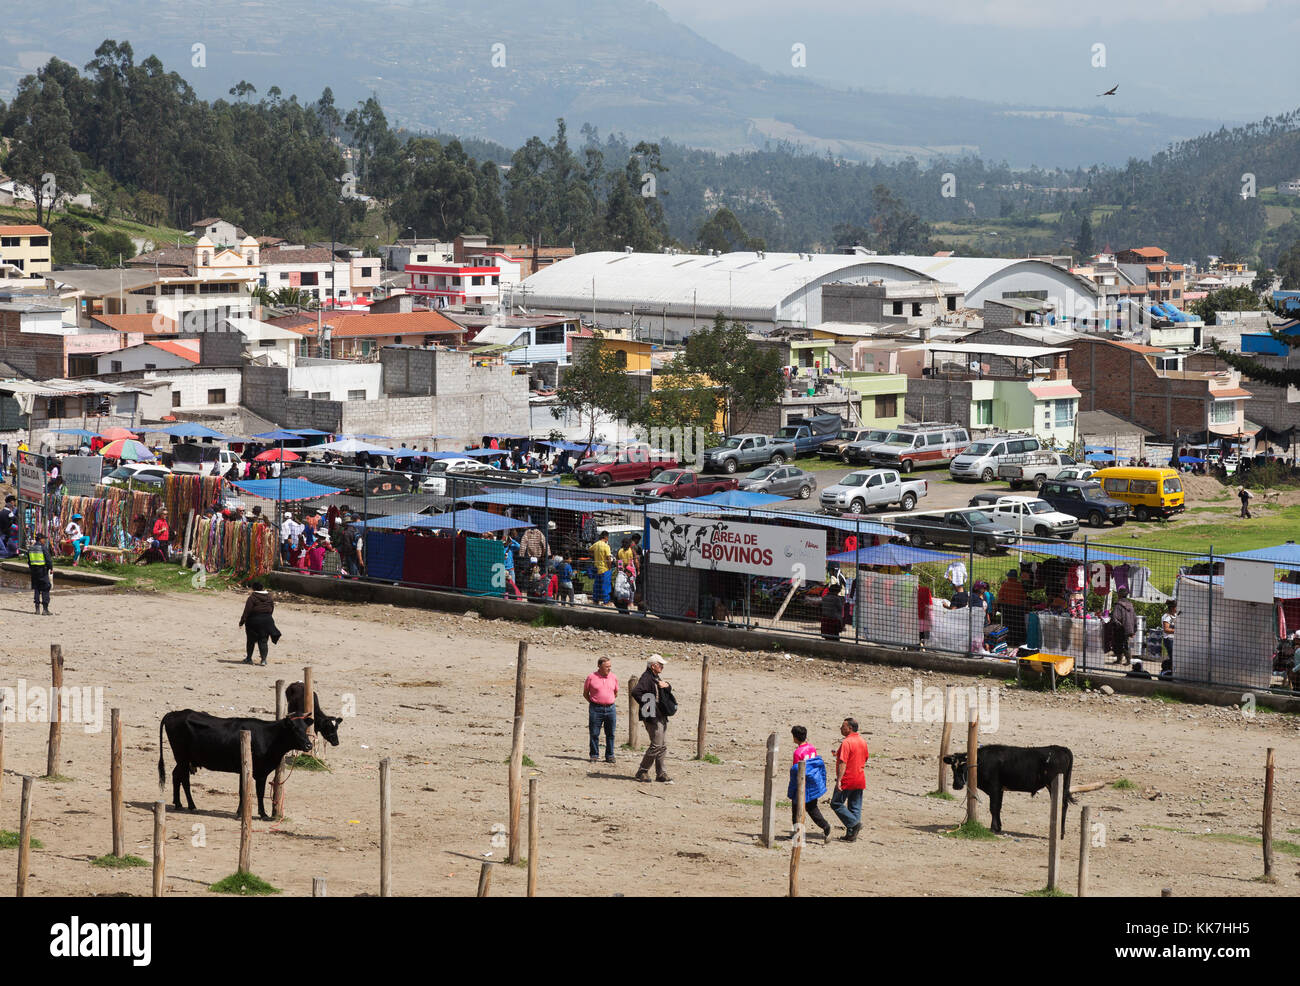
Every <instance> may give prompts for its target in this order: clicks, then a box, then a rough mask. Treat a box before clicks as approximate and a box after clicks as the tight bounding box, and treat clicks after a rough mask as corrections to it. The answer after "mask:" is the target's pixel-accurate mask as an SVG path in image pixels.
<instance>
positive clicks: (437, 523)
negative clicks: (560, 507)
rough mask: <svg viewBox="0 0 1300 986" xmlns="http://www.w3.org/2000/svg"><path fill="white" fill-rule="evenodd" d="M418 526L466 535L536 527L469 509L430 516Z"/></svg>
mask: <svg viewBox="0 0 1300 986" xmlns="http://www.w3.org/2000/svg"><path fill="white" fill-rule="evenodd" d="M420 526H421V527H431V528H437V529H442V530H450V529H455V530H457V531H465V532H466V533H467V534H489V533H491V532H492V531H511V530H518V529H519V528H522V527H535V526H536V525H535V524H531V523H529V522H528V521H526V520H520V519H519V518H517V517H503V516H501V514H494V513H489V512H488V511H486V510H475V509H473V508H472V507H471V508H470V509H468V510H452V511H450V512H449V513H443V514H431V515H429V516H427V517H426V518H425V521H424V522H423V523H421V524H420Z"/></svg>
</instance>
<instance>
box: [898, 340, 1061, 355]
mask: <svg viewBox="0 0 1300 986" xmlns="http://www.w3.org/2000/svg"><path fill="white" fill-rule="evenodd" d="M907 348H908V349H910V350H914V351H915V350H922V351H924V352H927V353H960V354H962V355H967V356H1005V357H1008V358H1010V359H1038V358H1040V357H1043V356H1055V355H1056V354H1057V353H1068V352H1069V351H1070V350H1069V349H1062V348H1059V347H1056V346H994V345H986V344H980V343H978V342H924V343H921V344H920V345H917V346H909V347H907Z"/></svg>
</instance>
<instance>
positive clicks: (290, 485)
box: [230, 477, 343, 500]
mask: <svg viewBox="0 0 1300 986" xmlns="http://www.w3.org/2000/svg"><path fill="white" fill-rule="evenodd" d="M230 485H231V486H233V487H235V488H236V489H237V490H241V491H243V492H244V493H247V494H248V495H249V496H258V497H261V498H262V499H263V500H319V499H320V498H321V497H323V496H332V495H333V494H335V493H342V492H343V490H341V489H340V488H338V487H337V486H322V485H321V484H320V483H311V482H308V481H307V480H305V479H293V478H291V477H287V478H284V479H241V480H237V481H236V482H233V483H231V484H230Z"/></svg>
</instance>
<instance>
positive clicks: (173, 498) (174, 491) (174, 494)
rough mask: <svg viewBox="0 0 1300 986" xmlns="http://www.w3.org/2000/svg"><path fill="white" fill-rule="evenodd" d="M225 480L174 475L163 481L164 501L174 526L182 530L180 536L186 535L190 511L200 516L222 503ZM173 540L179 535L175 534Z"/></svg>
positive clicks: (213, 477) (211, 477) (217, 477)
mask: <svg viewBox="0 0 1300 986" xmlns="http://www.w3.org/2000/svg"><path fill="white" fill-rule="evenodd" d="M224 484H225V480H224V479H222V478H221V477H220V476H189V475H177V474H175V473H173V474H172V475H170V476H167V477H166V478H165V479H164V480H163V493H162V501H163V504H164V506H166V507H167V516H168V517H170V518H171V519H172V524H173V526H175V527H179V528H180V536H181V537H184V535H185V527H184V525H185V522H186V520H187V519H188V518H189V515H190V511H191V510H193V511H194V513H195V515H200V514H202V513H203V512H204V511H206V510H208V509H209V508H211V507H212V505H213V504H215V503H220V502H221V499H222V496H221V493H222V488H223V486H224ZM172 538H173V540H176V539H177V534H176V533H175V532H173V534H172Z"/></svg>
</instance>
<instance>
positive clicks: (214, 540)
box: [190, 517, 279, 579]
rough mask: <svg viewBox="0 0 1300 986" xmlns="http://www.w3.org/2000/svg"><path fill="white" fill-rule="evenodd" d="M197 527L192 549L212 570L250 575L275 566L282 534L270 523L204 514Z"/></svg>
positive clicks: (195, 555)
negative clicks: (278, 533)
mask: <svg viewBox="0 0 1300 986" xmlns="http://www.w3.org/2000/svg"><path fill="white" fill-rule="evenodd" d="M194 527H195V530H194V538H193V540H192V542H191V544H190V551H191V552H192V553H193V554H194V557H195V559H196V560H197V561H198V562H199V564H201V565H202V566H203V567H204V568H205V569H206V570H207V571H209V572H218V571H222V570H226V569H228V570H230V571H233V572H234V573H235V574H236V575H237V576H239V577H240V578H241V579H248V578H257V577H258V576H261V575H265V574H266V573H267V572H269V571H271V569H273V568H274V567H275V560H276V555H277V552H278V551H279V538H277V537H276V532H275V528H273V527H271V525H269V524H262V523H253V522H250V521H246V520H237V521H232V520H228V519H226V518H225V517H204V518H203V519H202V520H200V521H198V522H196V523H195V525H194Z"/></svg>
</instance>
